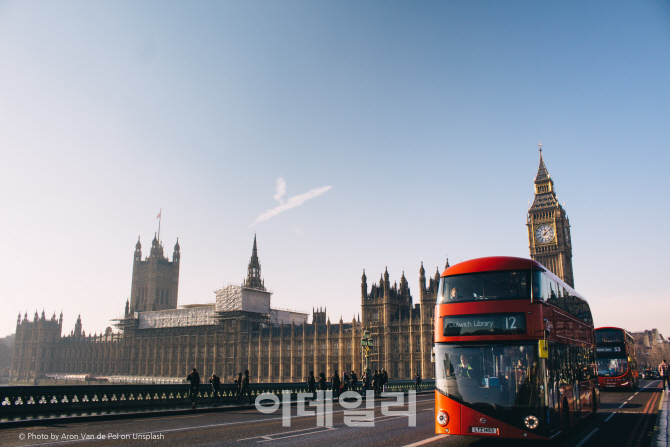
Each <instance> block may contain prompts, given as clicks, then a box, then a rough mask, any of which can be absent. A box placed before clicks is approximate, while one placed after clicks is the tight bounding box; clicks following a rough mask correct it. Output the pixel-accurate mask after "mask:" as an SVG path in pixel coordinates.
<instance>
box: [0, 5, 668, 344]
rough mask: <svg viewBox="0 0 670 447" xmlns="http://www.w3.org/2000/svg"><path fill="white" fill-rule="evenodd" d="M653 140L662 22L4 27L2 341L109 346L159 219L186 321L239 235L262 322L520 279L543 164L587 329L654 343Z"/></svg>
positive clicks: (278, 12)
mask: <svg viewBox="0 0 670 447" xmlns="http://www.w3.org/2000/svg"><path fill="white" fill-rule="evenodd" d="M669 122H670V3H668V2H665V1H638V2H618V1H603V2H597V1H590V2H582V1H574V2H569V1H564V2H536V1H509V2H488V1H486V2H484V1H483V2H477V1H463V2H437V1H432V2H431V1H424V2H390V1H376V2H375V1H367V2H360V1H355V2H346V1H331V2H318V1H304V2H297V1H290V2H289V1H262V2H255V1H244V2H205V1H200V2H165V1H160V2H158V1H156V2H149V1H144V2H84V1H82V2H76V1H51V2H17V1H9V2H7V1H4V2H0V150H1V151H2V159H1V160H2V162H1V163H0V188H1V189H2V198H3V199H2V213H0V234H2V238H1V241H2V252H3V256H2V257H1V258H0V285H1V287H0V294H1V295H0V299H1V301H2V308H3V314H2V316H1V317H0V336H2V335H7V334H10V333H12V332H13V331H14V328H15V324H16V317H17V315H18V313H19V311H20V312H21V313H23V312H25V311H26V310H27V311H28V314H29V316H30V317H31V318H32V315H33V314H34V312H35V310H36V309H37V310H38V311H39V312H40V313H41V312H42V309H44V310H45V311H46V313H47V315H48V316H51V314H52V313H53V312H56V314H58V313H60V311H61V310H62V311H63V314H64V319H65V324H64V333H69V332H70V330H71V329H72V327H73V326H74V322H75V320H76V317H77V314H81V316H82V320H83V324H84V330H86V332H87V333H88V332H98V333H99V332H100V331H102V330H104V328H105V327H106V326H108V325H109V320H110V319H111V318H115V317H118V316H121V314H122V312H123V308H124V304H125V301H126V298H127V297H128V296H129V294H130V286H131V272H132V255H133V250H134V246H135V243H136V241H137V237H138V235H140V236H141V238H142V242H143V249H144V253H145V254H148V249H149V246H150V241H151V239H152V237H153V235H154V232H155V231H156V230H157V221H156V219H155V217H156V215H157V214H158V211H159V210H160V209H162V210H163V214H162V215H163V220H162V227H161V238H162V239H163V241H164V244H165V246H166V251H167V252H168V253H170V254H171V253H172V247H173V245H174V243H175V241H176V238H177V237H179V241H180V245H181V253H182V258H181V259H182V269H181V276H180V288H179V302H180V304H189V303H202V302H212V301H213V300H214V293H213V290H214V289H216V288H218V287H221V286H222V285H224V284H227V283H229V282H230V283H240V282H241V281H242V280H243V278H244V277H245V275H246V267H247V262H248V259H249V256H250V254H251V246H252V242H253V237H254V233H255V232H256V233H257V235H258V245H259V256H260V261H261V264H262V274H263V277H264V279H265V284H266V285H267V286H268V287H270V288H271V289H272V290H273V291H274V296H273V305H274V306H276V307H283V308H291V309H297V310H303V311H309V312H311V309H312V307H313V306H324V307H327V309H328V315H329V316H330V319H331V321H338V320H339V318H340V315H342V316H343V318H344V319H345V320H346V321H350V320H351V318H352V317H353V315H354V314H358V312H359V311H360V277H361V273H362V269H363V268H364V267H365V270H366V272H367V274H368V282H369V283H371V282H373V281H378V278H379V276H380V274H381V273H382V272H383V270H384V267H385V266H388V270H389V274H390V275H391V279H392V280H395V281H398V280H399V278H400V275H401V273H402V270H403V269H404V270H405V275H406V276H407V279H408V281H409V284H410V288H411V291H412V294H413V295H414V298H415V300H416V301H418V295H419V292H418V271H419V267H420V263H421V261H422V260H423V262H424V265H425V266H426V269H427V271H428V272H431V273H432V272H435V269H436V267H437V266H439V267H440V268H442V267H443V266H444V263H445V257H446V255H447V254H448V255H449V259H450V261H451V262H452V264H453V263H455V262H458V261H460V260H466V259H471V258H475V257H480V256H487V255H512V256H523V257H528V256H529V253H528V236H527V230H526V226H525V223H526V212H527V208H528V206H529V205H528V201H529V200H532V196H533V177H534V175H535V173H536V171H537V167H538V158H539V155H538V152H537V143H538V140H542V143H543V146H544V147H543V149H544V157H545V161H546V165H547V168H548V169H549V172H550V174H551V175H552V177H553V178H554V180H555V185H556V189H557V192H558V198H559V200H560V201H561V202H565V208H566V210H567V212H568V215H569V217H570V223H571V225H572V239H573V256H574V258H573V260H574V272H575V285H576V289H577V290H578V291H580V293H582V294H583V295H584V296H586V297H587V299H589V301H590V303H591V306H592V310H593V313H594V318H595V322H596V325H599V326H600V325H615V326H623V327H626V328H628V329H629V330H643V329H650V328H654V327H656V328H658V329H659V330H660V331H661V332H662V333H663V334H664V335H666V336H670V318H669V317H670V292H669V291H668V288H667V286H664V284H666V283H667V279H666V278H667V276H668V274H667V267H668V253H670V243H669V242H668V241H669V239H668V230H667V227H668V222H669V221H670V212H669V211H668V199H667V191H668V188H669V186H670V181H669V180H668V173H667V171H668V164H669V162H670V156H669V155H668V153H669V151H668V149H669V141H670V126H669V125H668V123H669ZM280 178H281V179H283V180H284V182H285V193H284V194H278V191H277V186H278V179H280ZM327 187H330V188H327ZM319 188H320V189H319ZM315 190H316V191H315ZM310 191H312V194H311V195H310V196H302V197H303V199H309V200H303V201H300V200H298V201H297V202H296V201H295V199H294V201H293V202H291V200H290V199H291V198H292V197H295V196H299V195H302V194H305V193H308V192H310ZM280 192H281V191H280ZM275 196H276V197H275ZM282 203H283V204H284V205H287V204H289V205H297V206H294V207H293V208H289V207H286V206H285V208H286V209H284V211H283V212H280V213H278V214H275V215H272V213H271V214H269V215H265V217H267V218H265V219H259V218H260V217H261V216H262V215H263V213H266V212H267V211H268V210H271V209H274V208H275V207H277V206H280V205H281V204H282ZM268 216H269V217H268ZM259 220H260V221H259Z"/></svg>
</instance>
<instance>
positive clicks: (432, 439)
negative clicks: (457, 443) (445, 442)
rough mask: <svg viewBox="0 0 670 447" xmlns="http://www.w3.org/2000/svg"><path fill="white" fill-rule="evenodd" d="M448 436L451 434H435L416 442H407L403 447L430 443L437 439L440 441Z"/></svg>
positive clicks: (414, 446)
mask: <svg viewBox="0 0 670 447" xmlns="http://www.w3.org/2000/svg"><path fill="white" fill-rule="evenodd" d="M447 436H450V435H437V436H433V437H432V438H428V439H424V440H423V441H418V442H415V443H413V444H407V445H405V446H403V447H417V446H419V445H425V444H430V443H431V442H435V441H439V440H440V439H444V438H446V437H447Z"/></svg>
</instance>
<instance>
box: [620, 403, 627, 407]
mask: <svg viewBox="0 0 670 447" xmlns="http://www.w3.org/2000/svg"><path fill="white" fill-rule="evenodd" d="M627 403H628V402H624V403H622V404H621V405H619V408H623V406H624V405H626V404H627Z"/></svg>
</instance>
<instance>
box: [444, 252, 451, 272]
mask: <svg viewBox="0 0 670 447" xmlns="http://www.w3.org/2000/svg"><path fill="white" fill-rule="evenodd" d="M449 267H451V266H450V265H449V255H447V263H446V264H445V265H444V269H445V270H446V269H448V268H449Z"/></svg>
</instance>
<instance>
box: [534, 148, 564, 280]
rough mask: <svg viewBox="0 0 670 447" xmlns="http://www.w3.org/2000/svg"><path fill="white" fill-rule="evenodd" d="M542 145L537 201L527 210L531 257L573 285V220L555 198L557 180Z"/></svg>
mask: <svg viewBox="0 0 670 447" xmlns="http://www.w3.org/2000/svg"><path fill="white" fill-rule="evenodd" d="M539 146H540V167H539V168H538V170H537V175H536V176H535V200H534V201H533V205H532V206H531V207H530V208H529V209H528V223H527V224H526V225H527V226H528V241H529V243H530V257H531V258H532V259H534V260H535V261H537V262H539V263H540V264H542V265H544V266H545V267H546V268H547V269H549V270H550V271H551V272H553V273H554V274H555V275H556V276H558V277H559V278H561V279H562V280H563V281H565V282H566V283H568V284H569V285H570V286H571V287H574V286H575V280H574V277H573V276H572V241H571V239H570V221H569V220H568V215H567V214H566V212H565V210H564V209H563V207H562V206H561V204H560V203H558V199H556V191H555V190H554V181H553V180H552V179H551V176H550V175H549V172H547V167H546V166H545V165H544V160H543V159H542V143H540V145H539Z"/></svg>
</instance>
